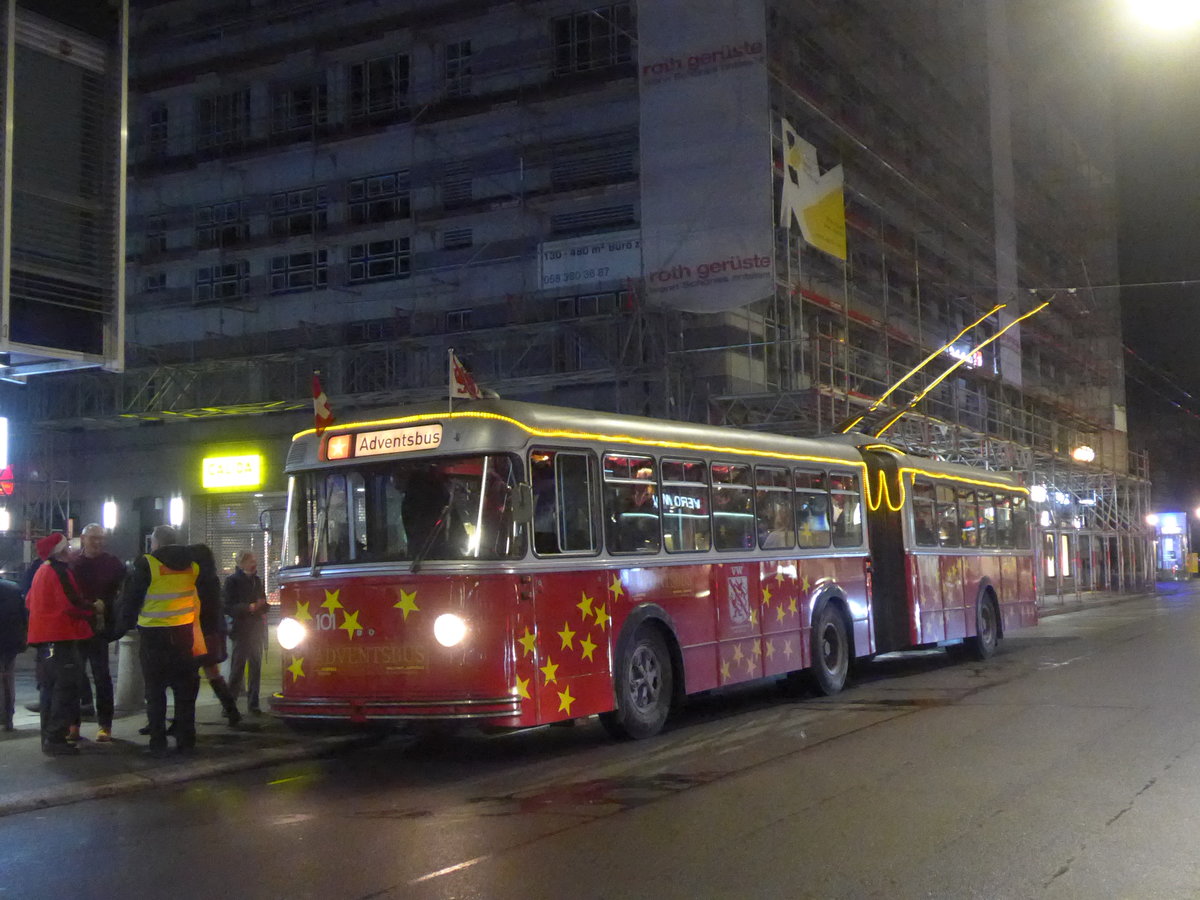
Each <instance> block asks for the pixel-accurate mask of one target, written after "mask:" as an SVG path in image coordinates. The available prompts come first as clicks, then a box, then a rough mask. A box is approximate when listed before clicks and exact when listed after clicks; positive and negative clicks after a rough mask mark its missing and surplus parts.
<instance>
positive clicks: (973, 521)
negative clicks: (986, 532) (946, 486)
mask: <svg viewBox="0 0 1200 900" xmlns="http://www.w3.org/2000/svg"><path fill="white" fill-rule="evenodd" d="M954 498H955V500H956V501H957V502H958V524H959V527H960V528H961V529H962V531H961V532H960V533H961V534H962V546H964V547H978V546H979V506H978V504H977V503H976V502H975V492H974V491H972V490H965V489H963V488H959V489H958V490H956V491H955V492H954Z"/></svg>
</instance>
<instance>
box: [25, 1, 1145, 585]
mask: <svg viewBox="0 0 1200 900" xmlns="http://www.w3.org/2000/svg"><path fill="white" fill-rule="evenodd" d="M1042 6H1043V4H1038V3H1035V2H1030V0H986V2H982V3H970V4H967V3H961V2H950V0H914V2H906V3H887V4H880V3H868V2H865V0H840V2H839V3H837V4H830V3H822V2H819V0H704V2H696V0H690V2H686V3H685V2H683V0H637V2H634V0H630V2H619V3H596V2H594V0H529V2H520V3H514V2H511V0H505V2H500V0H497V2H488V0H474V2H462V0H458V2H452V0H396V2H390V3H378V2H374V0H326V2H314V0H270V2H266V0H241V2H233V3H216V2H200V0H141V2H135V3H134V4H133V9H132V14H131V78H130V97H129V107H130V118H131V132H130V134H131V139H130V153H129V165H130V168H129V202H128V227H127V238H128V256H127V262H128V289H127V325H126V337H127V342H126V354H127V356H126V362H127V367H126V370H125V371H124V372H123V373H121V374H111V373H102V372H90V373H75V374H70V375H54V376H46V377H43V378H41V379H38V380H36V381H35V382H33V383H31V384H30V385H29V386H28V387H27V388H24V389H21V390H15V391H11V392H9V394H8V395H7V396H6V397H5V402H6V403H8V404H9V405H10V407H11V408H12V409H13V413H12V415H14V417H15V418H17V419H19V420H20V421H21V422H22V423H23V429H21V434H22V435H24V438H23V441H24V442H23V443H22V439H21V438H18V439H17V443H18V445H19V446H20V447H21V448H23V449H22V452H23V453H24V454H25V462H26V467H27V469H36V470H37V471H39V472H41V473H42V475H43V477H45V478H48V479H51V480H52V481H53V482H54V483H66V484H69V499H68V500H67V502H66V504H65V505H64V506H62V507H61V510H66V511H67V512H68V513H69V514H70V515H73V516H76V517H79V518H81V519H83V520H85V521H86V520H90V519H93V518H98V510H99V508H100V504H101V503H102V502H103V501H104V500H106V499H112V500H114V501H116V503H117V507H118V509H119V510H121V512H120V514H119V520H118V525H117V537H118V541H119V542H120V543H122V544H123V545H125V546H127V548H128V549H127V550H126V552H131V551H132V549H133V548H135V547H136V545H137V541H138V540H139V538H140V536H141V535H143V534H144V533H145V531H146V530H148V528H149V527H150V526H152V525H153V524H156V522H157V521H162V520H166V519H167V518H169V516H170V509H171V502H170V501H171V498H173V497H179V498H181V499H182V506H183V519H184V522H185V524H186V527H187V530H188V533H189V534H190V535H191V537H192V539H195V540H202V539H204V540H209V541H211V542H214V543H215V544H216V545H217V547H218V551H219V552H218V556H219V557H220V558H221V559H222V562H223V563H224V564H225V565H228V564H229V560H230V558H231V554H232V553H233V552H235V547H237V546H240V545H241V544H243V543H247V542H250V543H252V545H253V546H255V547H256V548H257V549H259V550H260V552H264V553H265V554H266V555H267V556H268V557H269V556H270V555H271V541H272V539H273V536H275V535H276V531H275V530H276V529H277V527H278V524H279V519H280V517H281V512H280V509H281V507H282V499H281V498H282V492H283V491H284V488H285V485H284V482H283V477H282V474H281V470H282V465H283V461H284V458H285V454H286V448H287V439H288V436H289V435H290V434H291V433H292V432H294V431H297V430H299V429H300V428H302V427H305V426H306V425H307V424H309V423H310V422H311V404H310V393H309V386H310V379H311V373H312V371H313V370H314V369H319V370H320V371H321V373H322V374H321V378H322V382H323V384H324V387H325V389H326V391H327V392H328V394H329V397H330V400H331V402H332V404H333V407H334V410H335V413H337V414H338V415H339V416H340V417H342V418H345V416H346V415H347V414H349V413H350V412H351V411H352V410H356V409H365V408H368V407H371V406H378V405H382V404H392V403H403V402H408V401H415V400H424V399H429V398H432V397H437V396H444V395H445V394H444V392H445V391H446V371H447V366H446V357H447V350H448V349H449V348H454V349H455V350H456V352H457V354H458V355H459V357H461V358H462V359H463V360H464V361H465V362H466V363H467V364H468V365H469V366H470V367H471V369H472V370H473V372H474V374H475V377H476V379H477V380H478V381H480V382H481V383H483V384H484V385H486V386H487V387H489V388H492V389H494V390H496V391H498V392H499V393H501V394H502V395H504V396H510V397H516V398H520V399H529V400H539V401H546V402H554V403H560V404H563V405H570V406H579V407H583V408H594V409H605V410H614V411H620V412H631V413H645V414H650V415H658V416H664V417H670V418H680V419H690V420H696V421H709V422H715V423H716V422H719V423H729V424H736V425H740V426H743V427H749V428H758V429H763V430H770V431H778V432H784V433H792V434H802V435H812V434H820V433H827V432H829V431H831V430H834V429H836V428H838V427H839V426H842V425H844V423H846V422H848V421H851V420H853V419H855V418H857V417H859V416H862V415H863V414H866V413H868V412H871V416H869V417H868V418H867V419H865V420H863V422H862V423H861V425H860V427H867V426H868V425H871V424H875V419H876V418H877V417H878V416H877V414H878V413H879V412H880V411H879V410H875V411H872V410H871V405H872V402H873V401H874V400H875V399H876V398H878V397H880V396H881V395H882V394H884V393H885V392H886V391H887V390H888V389H889V387H890V386H891V385H893V383H895V382H896V381H897V380H898V379H900V378H901V377H902V376H904V375H905V374H906V373H907V372H909V370H910V369H911V368H913V367H914V366H915V365H916V364H917V363H919V362H920V361H922V360H923V359H925V358H926V357H928V356H930V355H931V354H932V355H933V356H934V359H933V360H932V361H931V362H930V363H929V364H928V365H927V366H926V367H925V368H924V369H922V370H921V371H920V372H919V373H918V374H916V375H914V376H913V377H911V378H909V379H908V380H907V381H905V383H904V385H903V387H901V388H900V389H898V390H897V391H896V392H895V393H894V395H893V396H892V406H891V409H892V411H893V412H894V411H895V410H896V409H897V408H899V407H903V406H905V405H906V404H908V403H909V401H910V400H915V398H916V397H917V395H918V394H924V396H923V397H922V399H921V400H920V402H919V403H917V404H915V405H914V406H913V408H912V411H911V412H909V413H908V414H907V415H905V416H904V417H902V418H900V419H899V420H898V421H897V422H896V423H895V424H894V425H892V426H891V427H890V428H889V430H888V431H887V433H886V436H887V437H889V438H891V439H894V440H896V441H898V442H899V443H901V444H903V445H904V446H906V447H908V448H910V449H913V450H917V451H923V452H927V453H934V454H937V455H940V456H942V457H944V458H947V459H953V460H955V461H965V462H968V463H970V464H974V465H979V466H987V467H992V468H1000V469H1015V470H1018V471H1021V472H1023V473H1025V475H1026V477H1027V478H1028V479H1029V481H1030V483H1032V484H1036V485H1038V486H1045V487H1046V489H1047V500H1046V502H1045V503H1044V504H1043V505H1042V507H1041V510H1040V512H1041V514H1042V525H1043V528H1044V536H1043V540H1044V541H1045V545H1044V546H1045V560H1044V564H1045V565H1046V566H1047V568H1046V569H1045V570H1044V571H1045V574H1046V575H1047V576H1048V579H1049V580H1048V581H1045V582H1044V583H1045V584H1046V589H1047V593H1050V592H1057V595H1058V596H1060V597H1061V596H1062V594H1063V592H1064V591H1070V590H1074V589H1076V588H1081V587H1082V588H1090V587H1118V588H1119V587H1128V586H1131V585H1133V584H1136V583H1138V582H1139V581H1141V580H1142V579H1144V578H1145V577H1146V576H1147V573H1148V569H1147V566H1148V565H1149V562H1148V560H1147V556H1146V547H1147V544H1146V538H1145V531H1144V525H1143V524H1142V521H1141V520H1142V517H1143V515H1144V513H1145V512H1146V509H1145V507H1146V504H1147V502H1148V481H1147V474H1146V469H1145V460H1144V459H1142V458H1139V457H1137V456H1136V455H1131V454H1130V453H1129V451H1128V448H1127V441H1126V434H1125V426H1124V386H1123V384H1124V376H1123V371H1122V363H1121V352H1120V348H1121V337H1120V324H1119V315H1118V308H1117V303H1118V297H1117V290H1116V288H1115V287H1113V285H1115V284H1116V281H1117V279H1116V272H1115V265H1116V252H1115V210H1114V197H1113V195H1114V179H1113V159H1112V140H1111V129H1110V127H1109V123H1108V121H1107V110H1106V103H1107V96H1106V92H1105V88H1104V81H1103V78H1099V79H1098V78H1097V71H1098V69H1097V61H1098V60H1102V54H1103V51H1104V46H1103V42H1102V40H1101V37H1102V34H1103V30H1102V29H1103V23H1096V24H1095V28H1096V36H1092V35H1089V34H1088V33H1081V32H1086V29H1080V28H1078V27H1074V30H1073V31H1072V33H1071V35H1070V39H1071V41H1072V42H1074V43H1073V46H1075V47H1078V46H1079V44H1080V42H1089V41H1092V38H1093V37H1095V41H1094V48H1095V54H1094V55H1091V56H1089V54H1087V53H1079V52H1077V53H1072V54H1063V53H1051V52H1048V50H1047V48H1048V47H1054V46H1057V45H1056V44H1055V43H1054V41H1055V35H1056V34H1057V33H1058V32H1060V31H1061V30H1062V29H1064V28H1065V27H1066V26H1065V25H1064V24H1062V23H1063V21H1064V20H1067V21H1073V20H1072V17H1070V16H1065V17H1062V16H1060V17H1053V16H1051V15H1050V14H1049V13H1047V12H1046V11H1045V10H1044V9H1042ZM1064 39H1065V35H1064ZM1087 46H1092V44H1088V45H1087ZM1099 71H1100V73H1101V74H1102V66H1101V67H1100V68H1099ZM1045 301H1050V303H1049V306H1047V307H1045V308H1044V309H1041V310H1040V311H1038V312H1036V313H1035V314H1033V315H1030V316H1029V317H1028V318H1022V317H1025V316H1026V315H1027V314H1029V313H1031V312H1033V311H1034V310H1035V309H1037V308H1038V307H1040V306H1041V305H1042V304H1043V303H1044V302H1045ZM1018 320H1020V321H1018ZM973 323H974V325H973V327H968V326H972V324H973ZM956 336H957V338H956ZM989 339H991V340H990V341H989ZM985 342H987V343H985ZM980 344H984V346H982V347H978V349H977V346H978V345H980ZM939 348H942V349H941V352H940V353H939V352H937V351H939ZM955 364H958V367H957V368H956V369H955V370H954V371H953V372H952V373H950V374H949V375H947V376H945V378H944V380H941V381H939V382H937V383H936V384H935V383H934V382H935V379H937V378H938V377H939V376H942V375H943V373H944V372H946V370H947V369H948V368H950V367H951V366H952V365H955ZM926 391H927V393H926ZM884 421H886V420H880V421H879V423H878V424H883V422H884ZM1081 445H1087V446H1089V447H1091V448H1092V449H1093V450H1094V452H1095V454H1096V456H1095V459H1094V460H1093V461H1091V462H1086V463H1085V462H1080V461H1077V460H1075V459H1073V458H1072V455H1071V454H1072V451H1074V450H1075V449H1076V448H1077V447H1079V446H1081ZM238 456H258V457H260V458H261V460H262V464H263V467H264V468H263V470H262V474H261V476H260V477H259V478H258V479H257V481H254V480H253V479H251V480H250V481H248V482H247V483H246V484H244V485H242V486H241V487H240V488H239V489H238V490H236V491H231V490H229V489H228V488H222V487H215V488H212V489H205V488H203V487H202V474H201V473H202V467H203V465H204V462H203V460H205V459H207V458H212V457H238ZM45 460H54V463H53V464H51V463H49V462H45ZM214 465H215V466H217V468H218V469H219V468H220V466H221V465H222V464H219V463H210V464H209V467H210V469H212V467H213V466H214ZM225 465H233V463H227V464H225ZM52 467H56V468H53V471H51V469H52ZM61 510H60V512H61ZM47 524H49V523H47ZM40 525H41V523H40V522H35V523H34V527H38V526H40Z"/></svg>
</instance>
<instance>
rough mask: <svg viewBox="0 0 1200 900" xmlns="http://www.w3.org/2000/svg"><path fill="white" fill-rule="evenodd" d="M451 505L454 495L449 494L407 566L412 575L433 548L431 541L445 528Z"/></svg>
mask: <svg viewBox="0 0 1200 900" xmlns="http://www.w3.org/2000/svg"><path fill="white" fill-rule="evenodd" d="M453 505H454V497H453V495H451V497H450V499H449V500H447V501H446V505H445V506H443V507H442V511H441V512H440V513H439V514H438V518H437V521H436V522H434V523H433V527H432V528H430V529H429V537H427V538H425V543H423V544H422V545H421V549H420V550H419V551H417V555H416V556H414V557H413V561H412V566H411V567H410V568H409V571H410V572H412V573H413V574H414V575H415V574H417V570H418V569H420V568H421V563H422V562H424V561H425V557H426V556H428V555H429V551H430V550H431V549H433V542H434V541H435V540H437V536H438V535H439V534H441V533H442V532H443V531H445V530H446V520H447V519H449V518H450V507H451V506H453Z"/></svg>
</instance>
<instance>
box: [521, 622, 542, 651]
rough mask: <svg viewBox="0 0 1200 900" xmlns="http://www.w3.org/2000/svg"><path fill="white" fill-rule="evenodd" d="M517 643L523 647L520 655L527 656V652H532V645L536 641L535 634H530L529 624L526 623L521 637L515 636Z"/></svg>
mask: <svg viewBox="0 0 1200 900" xmlns="http://www.w3.org/2000/svg"><path fill="white" fill-rule="evenodd" d="M517 643H518V644H520V645H521V646H522V647H524V648H525V652H524V653H522V654H521V655H522V656H528V655H529V654H531V653H532V652H533V645H534V644H536V643H537V635H536V634H532V633H531V632H530V631H529V626H528V625H526V626H525V634H523V635H522V636H521V637H519V638H517Z"/></svg>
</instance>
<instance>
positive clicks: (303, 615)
mask: <svg viewBox="0 0 1200 900" xmlns="http://www.w3.org/2000/svg"><path fill="white" fill-rule="evenodd" d="M309 602H310V601H308V600H305V601H304V602H303V603H300V602H299V601H297V602H296V614H295V615H294V616H293V617H292V618H294V619H295V620H296V621H297V622H311V621H312V613H310V612H309V611H308V604H309Z"/></svg>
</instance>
